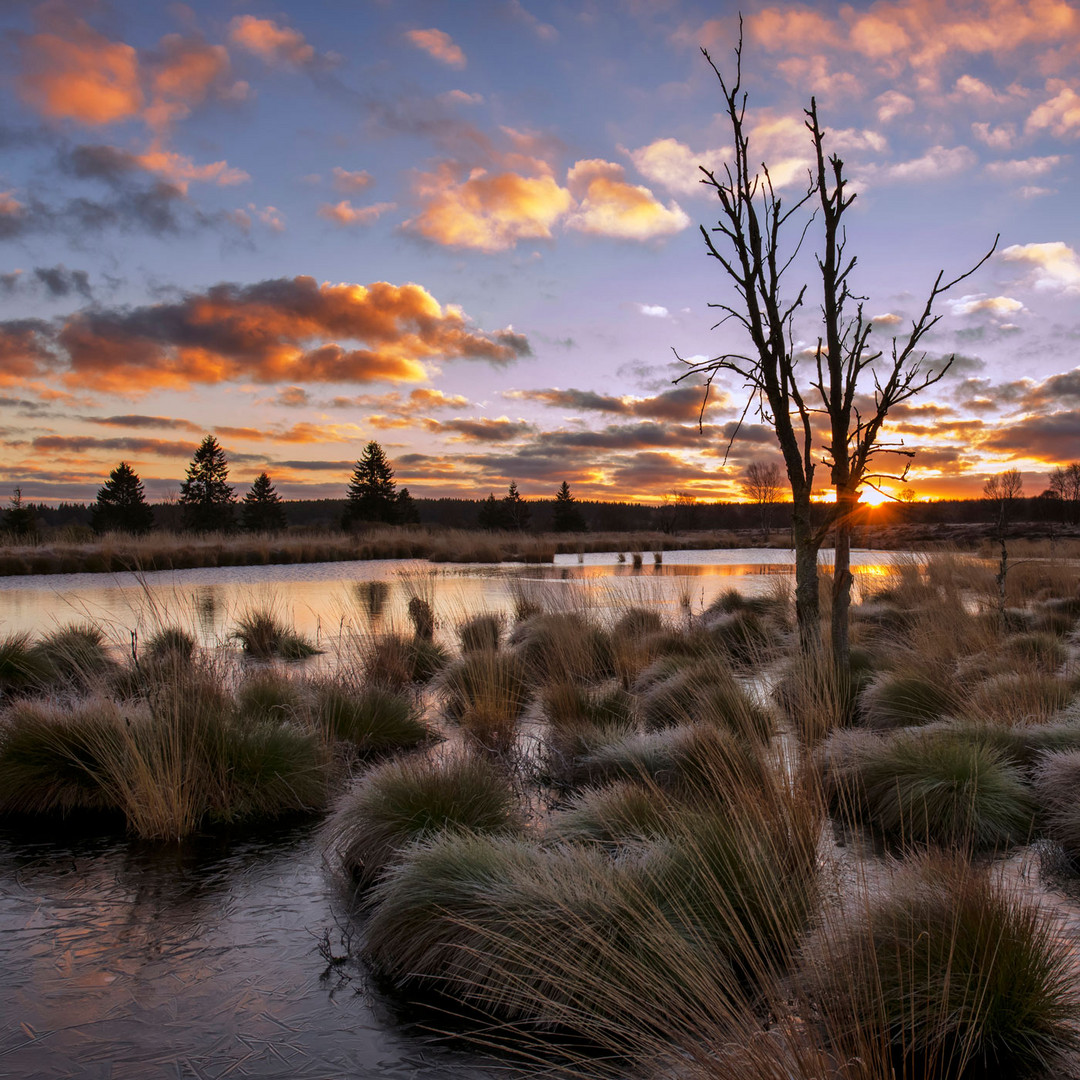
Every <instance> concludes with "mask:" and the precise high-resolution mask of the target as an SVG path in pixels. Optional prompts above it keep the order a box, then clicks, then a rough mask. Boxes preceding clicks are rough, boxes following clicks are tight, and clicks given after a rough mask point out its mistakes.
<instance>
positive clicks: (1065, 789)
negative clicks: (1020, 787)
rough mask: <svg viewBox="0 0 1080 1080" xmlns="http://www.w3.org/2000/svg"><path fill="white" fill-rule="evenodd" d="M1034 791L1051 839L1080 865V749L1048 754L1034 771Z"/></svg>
mask: <svg viewBox="0 0 1080 1080" xmlns="http://www.w3.org/2000/svg"><path fill="white" fill-rule="evenodd" d="M1035 791H1036V794H1037V796H1038V799H1039V803H1040V805H1041V806H1042V808H1043V810H1044V813H1045V815H1046V825H1047V831H1048V833H1049V834H1050V838H1051V839H1052V840H1054V841H1056V842H1057V843H1058V844H1059V845H1060V846H1061V848H1062V850H1063V851H1064V852H1065V854H1066V856H1067V857H1068V859H1069V862H1070V863H1071V864H1072V866H1073V867H1074V868H1076V867H1080V799H1078V798H1077V792H1078V791H1080V748H1077V749H1072V750H1068V751H1064V752H1060V753H1048V754H1046V756H1045V757H1043V759H1042V761H1041V762H1040V763H1039V766H1038V769H1037V771H1036V773H1035Z"/></svg>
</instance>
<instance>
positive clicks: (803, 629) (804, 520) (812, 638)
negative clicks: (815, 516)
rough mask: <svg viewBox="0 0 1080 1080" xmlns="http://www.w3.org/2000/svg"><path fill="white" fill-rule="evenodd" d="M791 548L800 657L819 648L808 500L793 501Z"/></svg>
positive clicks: (815, 564) (815, 557) (814, 550)
mask: <svg viewBox="0 0 1080 1080" xmlns="http://www.w3.org/2000/svg"><path fill="white" fill-rule="evenodd" d="M791 525H792V538H793V540H794V544H795V620H796V623H797V625H798V628H799V646H800V648H801V649H802V651H803V652H804V653H810V652H816V651H817V649H818V648H819V647H820V646H821V626H820V615H821V608H820V604H819V599H818V547H819V546H820V545H819V542H818V540H817V538H816V536H815V534H814V529H813V527H812V523H811V521H810V500H809V499H808V498H804V499H800V498H798V497H796V498H795V500H794V505H793V509H792V517H791Z"/></svg>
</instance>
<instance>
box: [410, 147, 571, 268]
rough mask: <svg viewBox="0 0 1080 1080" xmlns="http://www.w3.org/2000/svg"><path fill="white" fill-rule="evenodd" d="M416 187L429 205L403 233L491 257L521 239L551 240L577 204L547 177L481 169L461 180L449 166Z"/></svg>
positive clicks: (420, 180) (421, 179) (422, 177)
mask: <svg viewBox="0 0 1080 1080" xmlns="http://www.w3.org/2000/svg"><path fill="white" fill-rule="evenodd" d="M415 187H416V193H417V194H418V195H419V196H420V198H421V199H423V200H424V202H425V206H424V209H423V210H422V211H421V212H420V213H419V214H418V215H416V216H415V217H413V218H411V219H410V220H408V221H406V222H405V223H404V226H403V227H404V228H406V229H408V230H410V231H412V232H415V233H418V234H419V235H420V236H423V237H424V238H425V239H427V240H431V241H434V242H435V243H437V244H444V245H446V246H448V247H467V248H475V249H477V250H479V251H488V252H492V251H505V250H507V249H508V248H512V247H513V246H514V245H515V244H516V243H517V242H518V240H526V239H528V240H533V239H550V237H551V229H552V227H553V226H554V225H555V223H556V222H557V221H558V220H559V218H561V217H562V216H563V215H564V214H565V213H566V212H567V211H568V210H569V209H570V206H571V203H572V199H571V197H570V193H569V192H568V191H567V190H566V189H565V188H562V187H560V186H559V185H558V184H557V183H556V182H555V180H553V179H552V177H550V176H547V175H544V176H533V177H529V176H521V175H519V174H517V173H512V172H504V173H499V174H496V175H489V174H488V172H487V171H486V170H484V169H476V170H474V171H473V172H472V173H471V174H470V175H469V177H468V179H466V180H464V181H460V180H458V178H457V176H456V171H455V169H454V168H453V166H451V165H449V164H446V165H443V166H441V167H440V168H439V169H438V170H437V171H436V172H434V173H424V174H421V175H420V176H419V177H418V178H417V180H416V185H415Z"/></svg>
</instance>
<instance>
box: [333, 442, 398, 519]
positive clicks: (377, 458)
mask: <svg viewBox="0 0 1080 1080" xmlns="http://www.w3.org/2000/svg"><path fill="white" fill-rule="evenodd" d="M411 498H412V497H411V496H410V499H411ZM348 499H349V501H348V505H347V506H346V507H345V513H344V515H343V517H342V524H343V525H344V526H345V528H350V527H351V526H353V525H358V524H368V523H375V524H381V525H396V524H397V523H398V520H399V519H398V510H399V507H398V501H397V500H398V493H397V485H396V484H395V483H394V470H393V469H391V468H390V462H389V461H387V460H386V455H385V454H384V453H383V448H382V447H381V446H380V445H379V444H378V443H377V442H374V441H372V442H369V443H368V444H367V446H365V447H364V452H363V453H362V454H361V455H360V460H359V461H357V463H356V468H355V469H354V470H353V474H352V479H351V480H350V481H349V489H348Z"/></svg>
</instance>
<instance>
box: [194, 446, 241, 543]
mask: <svg viewBox="0 0 1080 1080" xmlns="http://www.w3.org/2000/svg"><path fill="white" fill-rule="evenodd" d="M228 478H229V462H228V460H227V459H226V457H225V451H224V450H223V449H222V448H221V446H220V445H219V444H218V441H217V439H215V438H214V436H213V435H207V436H206V438H205V439H203V441H202V442H201V443H200V444H199V449H198V450H196V451H195V456H194V457H193V458H192V459H191V464H190V465H189V466H188V470H187V478H186V479H185V480H184V482H183V483H182V484H181V485H180V505H181V507H183V510H184V524H185V526H186V527H187V528H189V529H191V530H192V531H193V532H216V531H218V530H221V531H224V530H226V529H229V528H231V527H232V524H233V503H234V502H235V501H236V496H235V495H234V494H233V489H232V488H231V487H230V486H229V484H228V483H227V482H226V481H227V480H228Z"/></svg>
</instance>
